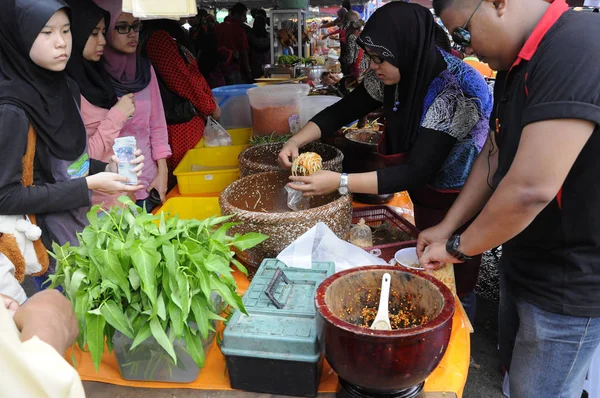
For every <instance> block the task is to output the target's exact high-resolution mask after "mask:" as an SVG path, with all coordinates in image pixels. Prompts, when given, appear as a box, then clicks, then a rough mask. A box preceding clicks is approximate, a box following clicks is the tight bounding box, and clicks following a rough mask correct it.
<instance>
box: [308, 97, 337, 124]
mask: <svg viewBox="0 0 600 398" xmlns="http://www.w3.org/2000/svg"><path fill="white" fill-rule="evenodd" d="M339 100H341V98H340V97H336V96H334V95H311V96H309V97H304V98H302V101H301V102H300V127H304V126H306V123H308V122H309V121H310V119H312V118H313V117H315V116H316V115H317V113H319V112H321V111H322V110H324V109H325V108H327V107H329V106H331V105H333V104H335V103H336V102H338V101H339Z"/></svg>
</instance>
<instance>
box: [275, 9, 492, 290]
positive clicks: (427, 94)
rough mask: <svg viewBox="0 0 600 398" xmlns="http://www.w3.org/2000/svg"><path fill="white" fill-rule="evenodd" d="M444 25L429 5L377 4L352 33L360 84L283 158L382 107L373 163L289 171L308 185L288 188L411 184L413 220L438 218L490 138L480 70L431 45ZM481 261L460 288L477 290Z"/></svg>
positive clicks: (369, 189) (378, 190) (425, 222)
mask: <svg viewBox="0 0 600 398" xmlns="http://www.w3.org/2000/svg"><path fill="white" fill-rule="evenodd" d="M440 32H441V31H440V30H439V29H438V28H437V25H436V23H435V21H434V19H433V16H432V15H431V12H430V11H429V10H428V9H427V8H425V7H422V6H420V5H417V4H410V3H404V2H392V3H389V4H386V5H385V6H383V7H381V8H379V9H378V10H377V11H375V13H374V14H373V15H372V16H371V18H369V20H368V21H367V23H366V26H365V28H364V29H363V31H362V33H361V34H360V37H359V38H358V39H357V43H358V44H359V45H360V46H361V47H362V48H363V50H364V52H365V54H366V55H367V56H368V57H369V58H370V59H371V63H370V71H369V72H368V73H367V74H366V75H365V77H364V80H363V83H362V84H361V85H360V86H359V87H357V88H356V89H355V90H354V91H352V93H350V94H349V95H348V96H346V97H345V98H343V99H342V100H341V101H339V102H337V103H336V104H335V105H333V106H330V107H329V108H327V109H325V110H324V111H322V112H321V113H319V114H318V115H317V116H315V117H314V118H313V119H312V120H311V121H310V122H309V123H308V124H307V125H306V126H305V127H304V128H303V129H302V130H301V131H300V132H298V133H297V134H296V135H294V137H293V139H291V140H289V141H288V143H286V145H285V146H284V147H283V150H282V151H281V153H280V155H279V162H280V164H281V165H282V166H285V167H290V165H291V163H290V158H295V157H296V156H297V155H298V148H299V147H302V146H303V145H305V144H306V143H308V142H311V141H314V140H317V139H319V138H320V137H321V136H322V135H332V134H333V133H334V132H335V131H336V130H338V129H339V128H340V127H343V126H345V125H347V124H349V123H352V122H353V121H354V120H356V119H357V118H359V117H361V116H364V115H367V114H368V113H370V112H372V111H374V110H375V109H377V108H379V107H381V106H382V105H383V109H384V116H385V122H386V125H385V132H384V134H383V136H382V138H381V139H380V142H379V147H378V155H377V161H376V164H375V165H374V166H373V165H371V166H370V167H368V166H367V167H365V168H364V169H363V170H361V171H368V172H363V173H353V174H350V175H340V174H339V173H334V172H329V171H320V172H318V173H316V174H313V175H312V176H309V177H291V179H292V180H293V181H300V182H303V183H304V185H293V184H291V185H290V187H292V188H296V189H298V190H300V191H303V192H304V194H305V195H323V194H327V193H330V192H333V191H335V190H336V189H338V188H340V192H344V191H347V190H349V191H350V192H355V193H364V194H387V193H394V192H399V191H405V190H408V191H409V192H410V195H411V198H412V200H413V202H414V205H415V220H416V223H417V227H419V228H421V229H423V228H426V227H428V226H430V225H435V224H437V222H438V220H439V219H440V217H441V218H443V216H444V215H445V213H446V211H447V210H448V209H449V207H450V205H451V204H452V202H453V201H454V199H455V198H456V196H458V192H459V190H460V189H461V188H462V186H463V184H464V183H465V181H466V178H467V175H468V173H469V171H470V170H471V167H472V165H473V163H474V161H475V158H476V157H477V155H478V154H479V152H480V151H481V149H482V147H483V145H484V143H485V141H486V137H487V132H488V127H487V126H488V117H489V113H490V111H491V106H492V98H491V94H490V92H489V89H488V88H487V85H486V83H485V81H484V79H483V77H482V76H481V75H480V74H479V73H478V72H477V71H475V70H474V69H473V68H471V67H470V66H468V65H467V64H465V63H463V62H461V61H460V60H458V59H457V58H455V57H452V56H451V55H449V54H448V53H446V52H445V51H443V50H441V49H440V48H438V47H437V46H436V40H437V39H439V38H438V35H439V34H440ZM442 32H443V30H442ZM370 170H375V171H370ZM432 223H433V224H432ZM478 264H479V263H477V264H475V268H474V269H473V272H471V273H470V274H469V276H468V281H466V282H465V283H463V281H464V279H463V278H462V277H461V274H457V284H458V290H459V295H469V296H470V295H471V294H472V293H473V289H474V287H475V282H476V279H477V271H478ZM460 267H462V268H459V269H460V270H461V271H464V270H465V266H464V265H461V266H460Z"/></svg>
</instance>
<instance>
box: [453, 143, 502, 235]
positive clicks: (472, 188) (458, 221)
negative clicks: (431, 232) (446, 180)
mask: <svg viewBox="0 0 600 398" xmlns="http://www.w3.org/2000/svg"><path fill="white" fill-rule="evenodd" d="M497 167H498V151H497V147H496V146H495V143H494V142H493V138H489V137H488V140H487V141H486V143H485V145H484V146H483V149H482V150H481V153H480V154H479V156H478V157H477V160H475V164H474V165H473V168H472V169H471V173H470V174H469V177H468V178H467V182H466V183H465V185H464V186H463V188H462V190H461V192H460V195H458V198H457V199H456V201H455V202H454V204H453V205H452V207H451V208H450V210H449V211H448V213H447V214H446V217H444V220H443V221H442V224H443V225H445V226H446V227H447V229H448V230H449V231H451V232H454V231H456V230H457V229H459V228H460V227H462V226H463V225H465V224H466V223H467V222H468V221H469V220H471V219H472V218H473V217H475V215H476V214H477V213H478V212H479V211H480V210H481V209H482V208H483V206H485V204H486V203H487V201H488V200H489V199H490V197H491V196H492V194H493V193H494V191H493V189H492V188H491V187H490V185H489V184H490V181H489V180H490V179H491V178H492V176H493V175H494V174H495V173H496V169H497Z"/></svg>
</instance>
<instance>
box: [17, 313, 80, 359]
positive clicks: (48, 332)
mask: <svg viewBox="0 0 600 398" xmlns="http://www.w3.org/2000/svg"><path fill="white" fill-rule="evenodd" d="M34 336H35V337H37V338H38V339H40V340H42V341H43V342H44V343H46V344H48V345H50V346H52V347H53V348H54V349H55V350H56V351H57V352H58V353H60V354H64V353H65V351H66V350H67V348H69V346H70V342H69V341H67V340H68V338H67V336H68V334H67V333H65V332H64V331H63V330H61V329H59V328H57V326H56V325H53V324H52V323H50V322H48V320H46V319H43V318H40V319H30V320H29V321H28V322H25V323H24V325H23V328H22V329H21V341H23V342H25V341H27V340H30V339H31V338H33V337H34Z"/></svg>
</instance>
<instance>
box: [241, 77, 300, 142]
mask: <svg viewBox="0 0 600 398" xmlns="http://www.w3.org/2000/svg"><path fill="white" fill-rule="evenodd" d="M309 90H310V86H309V85H307V84H278V85H271V86H263V87H256V88H251V89H249V90H248V99H249V100H250V109H251V112H252V129H253V133H254V135H256V136H263V135H270V134H271V133H273V132H274V133H275V134H276V135H286V134H290V133H291V134H295V133H297V132H298V130H300V100H301V99H302V97H306V96H307V95H308V92H309Z"/></svg>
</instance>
